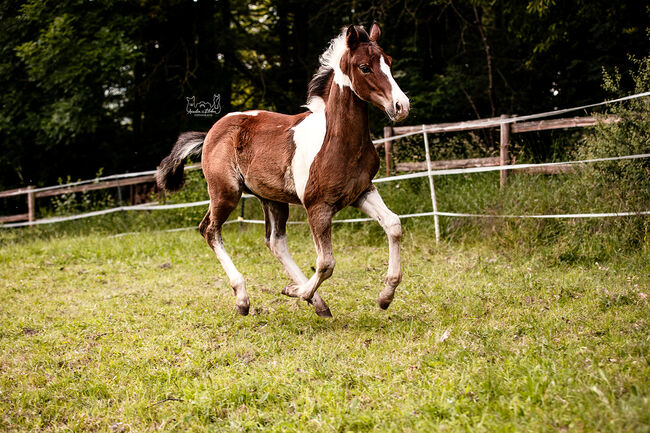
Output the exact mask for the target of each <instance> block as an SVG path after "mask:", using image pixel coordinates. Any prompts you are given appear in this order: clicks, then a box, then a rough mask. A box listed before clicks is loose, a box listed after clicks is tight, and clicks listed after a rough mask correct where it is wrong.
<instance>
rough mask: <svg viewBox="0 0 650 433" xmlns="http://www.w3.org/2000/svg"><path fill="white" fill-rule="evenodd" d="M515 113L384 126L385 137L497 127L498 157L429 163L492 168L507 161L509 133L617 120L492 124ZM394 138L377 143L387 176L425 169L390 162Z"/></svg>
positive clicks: (417, 164)
mask: <svg viewBox="0 0 650 433" xmlns="http://www.w3.org/2000/svg"><path fill="white" fill-rule="evenodd" d="M512 117H516V116H508V115H502V116H500V117H493V118H490V119H481V120H473V121H468V122H456V123H438V124H435V125H417V126H386V127H384V138H385V139H389V138H390V137H394V136H396V135H401V134H409V133H422V130H423V129H426V130H427V133H432V134H435V133H443V132H459V131H471V130H477V129H487V128H497V127H498V128H499V132H500V134H499V156H498V157H488V158H473V159H455V160H446V161H435V162H432V164H431V168H432V169H449V168H467V167H491V166H503V165H508V164H509V163H510V136H511V134H519V133H522V132H532V131H546V130H551V129H566V128H581V127H585V126H594V125H596V123H598V122H599V121H600V122H605V123H610V122H613V121H617V120H618V119H617V118H614V117H607V118H600V119H597V118H595V117H591V116H586V117H570V118H564V119H553V120H537V121H532V122H516V121H510V122H511V123H501V124H500V125H495V124H494V123H496V122H499V121H503V120H505V119H510V118H512ZM395 141H397V140H389V141H386V142H383V143H380V144H378V145H377V147H381V146H384V149H385V154H386V176H390V173H391V170H393V169H395V170H397V171H421V170H426V169H427V166H426V162H398V163H394V161H393V146H394V142H395ZM569 170H571V168H570V167H568V166H562V165H558V166H554V167H543V170H539V169H538V170H534V169H528V170H522V172H528V173H543V174H555V173H565V172H567V171H569ZM507 176H508V172H507V171H506V170H503V171H501V186H502V187H503V186H504V185H505V184H506V180H507Z"/></svg>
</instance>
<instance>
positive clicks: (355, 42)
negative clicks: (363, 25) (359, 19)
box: [346, 25, 359, 50]
mask: <svg viewBox="0 0 650 433" xmlns="http://www.w3.org/2000/svg"><path fill="white" fill-rule="evenodd" d="M346 41H347V45H348V48H349V49H351V50H354V49H356V48H357V47H358V46H359V31H358V30H357V28H356V27H355V26H353V25H352V26H350V27H348V34H347V36H346Z"/></svg>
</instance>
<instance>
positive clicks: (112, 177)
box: [31, 92, 650, 193]
mask: <svg viewBox="0 0 650 433" xmlns="http://www.w3.org/2000/svg"><path fill="white" fill-rule="evenodd" d="M647 96H650V92H643V93H636V94H634V95H628V96H624V97H622V98H617V99H610V100H607V101H602V102H596V103H593V104H587V105H581V106H578V107H571V108H563V109H560V110H554V111H545V112H543V113H535V114H529V115H525V116H517V117H506V118H502V119H496V120H484V121H480V120H479V121H476V120H472V121H467V122H459V123H458V125H462V124H464V123H467V124H468V125H473V126H480V127H489V126H499V125H502V124H506V123H517V122H523V121H527V120H534V119H542V118H546V117H552V116H557V115H560V114H565V113H570V112H574V111H580V110H586V109H588V108H595V107H600V106H603V105H609V104H614V103H618V102H623V101H629V100H633V99H639V98H644V97H647ZM450 128H451V127H448V128H445V127H442V128H438V127H436V128H429V129H423V130H422V131H417V132H409V133H405V134H400V135H395V136H391V137H390V138H381V139H377V140H373V141H372V143H373V144H382V143H385V142H387V141H394V140H398V139H400V138H405V137H410V136H412V135H419V134H422V133H436V132H445V129H450ZM200 167H201V164H193V165H188V166H186V167H185V170H195V169H198V168H200ZM155 173H156V170H146V171H139V172H133V173H122V174H113V175H109V176H102V177H97V178H95V179H87V180H80V181H76V182H69V183H65V184H61V185H52V186H44V187H40V188H34V189H32V190H31V192H33V193H38V192H43V191H50V190H53V189H59V188H69V187H73V186H79V185H86V184H91V183H97V182H102V181H108V180H118V179H128V178H132V177H139V176H150V175H153V174H155Z"/></svg>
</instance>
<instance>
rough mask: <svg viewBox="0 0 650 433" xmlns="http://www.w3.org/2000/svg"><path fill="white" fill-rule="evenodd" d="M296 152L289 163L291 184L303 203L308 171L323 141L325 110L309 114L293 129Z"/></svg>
mask: <svg viewBox="0 0 650 433" xmlns="http://www.w3.org/2000/svg"><path fill="white" fill-rule="evenodd" d="M291 129H293V141H294V143H295V144H296V151H295V153H294V154H293V160H292V161H291V171H292V172H293V182H294V184H295V186H296V194H298V198H299V199H300V201H304V200H303V198H304V196H305V187H306V186H307V181H308V180H309V169H310V167H311V164H312V163H313V162H314V158H316V155H317V154H318V151H320V149H321V147H322V146H323V140H325V130H326V123H325V110H322V111H317V112H314V113H311V114H310V115H309V116H307V117H305V118H304V119H303V121H302V122H300V123H299V124H298V125H296V126H294V127H293V128H291Z"/></svg>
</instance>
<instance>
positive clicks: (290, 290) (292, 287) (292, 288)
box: [282, 283, 298, 298]
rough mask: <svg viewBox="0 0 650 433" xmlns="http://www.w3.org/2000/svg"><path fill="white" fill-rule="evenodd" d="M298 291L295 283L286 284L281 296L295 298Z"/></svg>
mask: <svg viewBox="0 0 650 433" xmlns="http://www.w3.org/2000/svg"><path fill="white" fill-rule="evenodd" d="M297 290H298V286H297V285H296V284H295V283H289V284H287V285H286V286H285V287H284V289H282V294H283V295H285V296H289V297H291V298H295V297H297V295H296V291H297Z"/></svg>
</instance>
